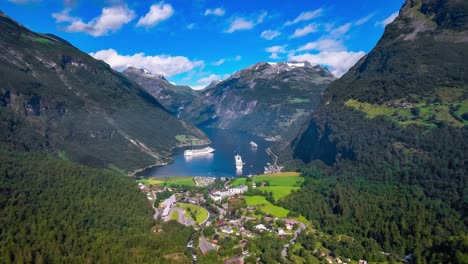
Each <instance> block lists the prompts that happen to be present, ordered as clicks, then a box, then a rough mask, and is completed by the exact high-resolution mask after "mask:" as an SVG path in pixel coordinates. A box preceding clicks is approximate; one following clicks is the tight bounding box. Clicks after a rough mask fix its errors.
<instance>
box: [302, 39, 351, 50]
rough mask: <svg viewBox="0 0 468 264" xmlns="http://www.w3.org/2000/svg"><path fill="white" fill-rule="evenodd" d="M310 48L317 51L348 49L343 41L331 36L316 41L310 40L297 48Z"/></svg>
mask: <svg viewBox="0 0 468 264" xmlns="http://www.w3.org/2000/svg"><path fill="white" fill-rule="evenodd" d="M308 50H317V51H325V50H326V51H342V50H346V48H345V46H344V45H343V43H342V42H341V41H339V40H335V39H331V38H322V39H319V40H317V41H314V42H309V43H307V44H305V45H303V46H301V47H299V49H297V51H308Z"/></svg>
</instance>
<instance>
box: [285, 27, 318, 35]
mask: <svg viewBox="0 0 468 264" xmlns="http://www.w3.org/2000/svg"><path fill="white" fill-rule="evenodd" d="M313 32H317V26H316V25H314V24H309V25H307V26H305V27H303V28H298V29H296V30H295V31H294V33H293V34H292V35H291V37H290V38H300V37H303V36H305V35H308V34H310V33H313Z"/></svg>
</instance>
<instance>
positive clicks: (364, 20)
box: [354, 14, 374, 26]
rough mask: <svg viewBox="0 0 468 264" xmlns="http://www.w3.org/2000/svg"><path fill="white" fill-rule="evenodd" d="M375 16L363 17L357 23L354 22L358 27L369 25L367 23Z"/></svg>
mask: <svg viewBox="0 0 468 264" xmlns="http://www.w3.org/2000/svg"><path fill="white" fill-rule="evenodd" d="M373 16H374V14H370V15H367V16H365V17H363V18H361V19H359V20H357V21H356V22H354V24H355V25H356V26H360V25H362V24H365V23H367V21H369V20H370V19H371V18H372V17H373Z"/></svg>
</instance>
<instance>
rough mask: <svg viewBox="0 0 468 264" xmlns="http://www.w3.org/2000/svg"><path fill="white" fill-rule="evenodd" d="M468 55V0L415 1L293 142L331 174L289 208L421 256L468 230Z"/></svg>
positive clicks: (332, 89)
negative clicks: (467, 227) (443, 241)
mask: <svg viewBox="0 0 468 264" xmlns="http://www.w3.org/2000/svg"><path fill="white" fill-rule="evenodd" d="M467 57H468V2H467V1H462V0H440V1H438V0H437V1H436V0H407V1H406V2H405V3H404V5H403V6H402V8H401V10H400V13H399V16H398V17H397V18H396V19H395V21H394V22H393V23H391V24H389V25H387V27H386V29H385V32H384V34H383V36H382V38H381V39H380V41H379V42H378V43H377V45H376V46H375V47H374V48H373V49H372V51H371V52H369V54H367V55H366V56H365V57H363V58H362V59H361V60H360V61H359V62H357V64H356V65H354V66H353V67H352V68H351V69H350V70H349V71H348V72H347V73H346V74H345V75H344V76H343V77H341V78H340V79H338V80H336V81H334V82H332V83H331V84H330V85H329V87H328V88H327V90H326V91H325V94H324V99H323V103H322V104H321V105H320V107H319V108H318V109H317V110H316V111H315V112H314V113H313V114H312V116H311V120H310V122H309V123H308V125H306V126H305V127H303V129H302V132H301V133H300V135H299V136H298V137H296V139H295V140H293V141H292V143H291V146H292V149H293V157H294V158H296V159H300V160H302V161H303V162H305V163H309V162H312V163H311V165H310V166H312V167H319V168H322V170H323V171H324V172H325V175H328V178H320V176H317V175H320V174H316V173H312V174H311V175H315V176H314V177H316V179H317V180H313V181H312V182H314V183H313V184H310V185H309V186H308V187H307V188H304V189H303V190H301V191H300V192H297V193H295V194H294V195H293V196H292V197H291V198H290V200H289V201H288V202H287V203H288V205H289V208H291V209H295V210H297V211H298V212H300V213H302V214H303V215H307V216H308V217H309V218H310V219H313V220H314V221H317V223H318V225H320V226H322V227H323V228H324V229H328V230H329V231H330V232H332V230H333V232H336V231H337V230H341V231H342V232H346V233H347V234H348V235H350V236H352V237H353V238H356V239H358V240H361V241H367V242H368V243H370V242H372V243H376V244H379V245H380V246H381V249H382V250H383V251H384V252H389V251H390V252H395V253H397V255H398V256H404V254H409V253H411V254H412V256H414V259H413V260H415V262H418V263H423V262H424V261H423V259H425V258H426V257H427V255H426V256H424V253H423V251H424V250H429V251H430V250H432V249H434V248H436V247H437V246H436V245H437V244H438V243H442V242H441V240H444V239H448V238H449V237H451V236H456V235H460V234H462V233H463V230H466V226H467V224H468V218H467V216H468V212H467V208H468V200H467V193H468V184H467V183H468V155H466V153H468V140H467V138H468V75H467V74H466V73H467V71H466V69H468V60H466V58H467ZM286 158H287V157H286ZM318 178H320V179H318ZM312 194H313V195H312ZM363 197H366V199H363ZM419 202H423V203H425V205H421V206H418V205H417V203H419ZM304 204H309V206H303V205H304ZM316 208H321V210H320V211H317V210H316ZM415 208H419V209H418V210H416V211H414V209H415ZM417 215H419V216H417ZM422 215H425V216H424V218H420V216H422ZM449 215H452V216H449ZM430 221H434V222H432V223H430ZM369 241H370V242H369ZM367 242H366V243H367ZM442 244H444V243H442ZM445 244H450V243H445ZM363 245H364V244H363ZM365 248H366V247H365V246H364V249H365ZM428 254H429V253H428ZM439 257H440V256H439ZM426 261H429V262H431V261H430V260H428V259H426Z"/></svg>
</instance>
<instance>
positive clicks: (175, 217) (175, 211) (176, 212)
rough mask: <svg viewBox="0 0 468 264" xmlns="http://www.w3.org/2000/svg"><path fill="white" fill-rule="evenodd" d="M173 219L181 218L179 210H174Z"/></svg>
mask: <svg viewBox="0 0 468 264" xmlns="http://www.w3.org/2000/svg"><path fill="white" fill-rule="evenodd" d="M171 220H176V221H177V220H179V211H177V210H173V211H172V215H171Z"/></svg>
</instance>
